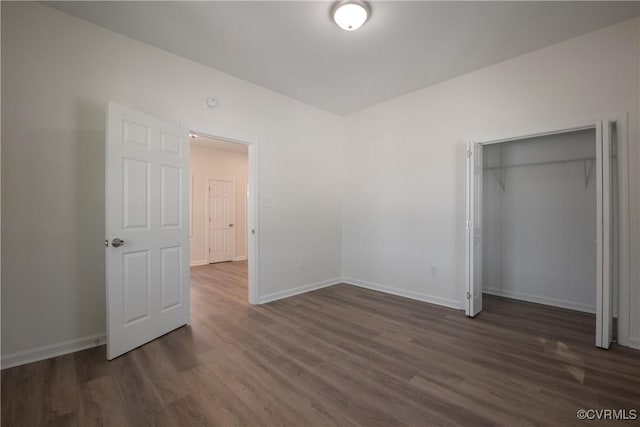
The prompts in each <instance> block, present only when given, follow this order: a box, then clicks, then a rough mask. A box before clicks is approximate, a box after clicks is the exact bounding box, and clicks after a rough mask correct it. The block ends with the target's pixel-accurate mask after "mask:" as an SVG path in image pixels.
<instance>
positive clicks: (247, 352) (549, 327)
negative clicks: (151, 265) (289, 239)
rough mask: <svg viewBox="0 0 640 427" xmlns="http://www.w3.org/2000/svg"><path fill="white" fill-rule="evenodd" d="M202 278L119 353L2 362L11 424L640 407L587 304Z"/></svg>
mask: <svg viewBox="0 0 640 427" xmlns="http://www.w3.org/2000/svg"><path fill="white" fill-rule="evenodd" d="M192 277H193V281H192V289H193V290H192V304H193V309H192V311H193V323H192V325H191V326H188V327H184V328H181V329H178V330H176V331H174V332H172V333H170V334H168V335H166V336H164V337H162V338H160V339H157V340H155V341H153V342H151V343H149V344H147V345H145V346H143V347H141V348H138V349H136V350H134V351H132V352H130V353H128V354H126V355H124V356H122V357H120V358H118V359H116V360H114V361H111V362H107V361H106V360H105V348H104V347H98V348H94V349H90V350H86V351H82V352H79V353H75V354H71V355H66V356H61V357H57V358H55V359H50V360H46V361H42V362H37V363H32V364H29V365H25V366H21V367H17V368H13V369H7V370H4V371H2V426H4V427H9V426H29V427H31V426H45V425H56V426H82V427H85V426H86V427H88V426H118V427H120V426H135V427H139V426H146V425H173V426H216V425H221V426H229V425H249V426H274V425H278V426H285V425H286V426H296V427H301V426H312V425H313V426H332V425H340V426H356V425H358V426H367V427H370V426H400V425H407V426H461V425H466V426H490V425H504V426H528V425H549V426H568V425H583V424H584V422H581V421H578V420H577V418H576V411H577V410H578V409H579V408H588V409H589V408H593V409H596V408H598V409H599V408H615V409H640V352H637V351H632V350H627V349H624V348H620V347H614V348H612V349H611V350H610V351H605V350H598V349H596V348H594V346H593V332H594V318H593V316H591V315H586V314H581V313H576V312H571V311H567V310H562V309H556V308H551V307H545V306H540V305H536V304H528V303H519V302H513V301H509V300H503V299H500V298H496V297H489V296H487V297H486V298H485V302H484V304H485V310H484V312H483V313H482V314H481V315H480V316H479V317H477V318H476V319H468V318H466V317H465V316H464V314H463V313H462V312H459V311H456V310H451V309H446V308H442V307H438V306H434V305H430V304H425V303H421V302H417V301H412V300H407V299H404V298H400V297H395V296H390V295H385V294H381V293H378V292H373V291H369V290H364V289H359V288H356V287H352V286H347V285H339V286H334V287H331V288H326V289H322V290H319V291H315V292H311V293H307V294H304V295H300V296H297V297H293V298H289V299H286V300H282V301H277V302H273V303H270V304H266V305H263V306H257V307H252V306H249V305H248V304H247V303H246V300H247V291H246V279H245V277H246V263H226V264H217V265H211V266H204V267H196V268H193V270H192ZM611 424H612V425H618V426H619V425H625V422H621V421H616V422H612V423H611ZM591 425H602V423H598V422H596V423H591Z"/></svg>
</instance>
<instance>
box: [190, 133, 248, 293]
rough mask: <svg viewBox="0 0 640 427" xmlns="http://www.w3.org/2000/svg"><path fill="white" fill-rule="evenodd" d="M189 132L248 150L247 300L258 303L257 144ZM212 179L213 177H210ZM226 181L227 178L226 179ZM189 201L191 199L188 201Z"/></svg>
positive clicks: (208, 243)
mask: <svg viewBox="0 0 640 427" xmlns="http://www.w3.org/2000/svg"><path fill="white" fill-rule="evenodd" d="M190 132H191V134H193V135H197V136H202V137H204V138H211V139H217V140H218V141H223V142H230V143H233V144H242V145H244V146H246V147H247V150H248V162H249V164H248V171H249V176H248V179H247V182H248V185H249V196H248V197H247V207H246V210H247V230H246V233H247V266H248V280H247V282H248V292H247V294H248V302H249V304H254V305H255V304H259V299H260V273H259V268H260V220H259V219H260V211H259V209H258V200H260V199H259V192H260V185H259V184H260V180H259V177H260V175H259V172H260V168H259V159H260V156H259V148H258V147H259V146H258V143H257V142H249V141H245V140H241V139H235V138H229V137H224V136H218V135H215V134H211V133H207V132H200V131H197V130H193V129H192V130H190ZM211 179H213V178H211ZM227 181H228V180H227ZM206 187H207V192H208V190H209V178H207V186H206ZM206 200H207V215H208V213H209V206H208V202H209V196H207V197H206ZM190 203H191V201H190ZM206 223H207V247H208V246H209V245H210V242H209V232H208V229H209V221H208V220H207V221H206ZM208 260H209V254H208V252H207V262H208Z"/></svg>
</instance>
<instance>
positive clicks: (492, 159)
mask: <svg viewBox="0 0 640 427" xmlns="http://www.w3.org/2000/svg"><path fill="white" fill-rule="evenodd" d="M623 132H624V134H625V136H626V123H623V122H622V121H612V122H607V121H602V122H597V123H595V124H594V125H589V126H584V127H581V128H575V129H570V130H563V131H559V132H552V133H546V134H538V135H531V136H527V137H519V138H513V139H507V140H500V141H491V142H485V143H475V144H469V145H468V148H467V230H468V239H467V242H468V244H467V255H468V256H467V273H468V275H467V279H468V292H467V300H468V305H467V310H466V311H467V315H469V316H471V317H473V316H475V315H477V314H478V313H480V312H481V310H482V306H483V295H484V296H485V300H486V302H485V304H491V303H492V301H493V302H494V304H499V303H495V301H504V299H508V300H511V301H513V300H518V301H524V302H527V303H536V304H544V305H545V306H549V307H554V308H553V309H551V308H550V309H542V310H541V311H537V310H534V309H533V307H534V306H527V305H525V304H520V305H519V306H518V307H519V310H521V311H520V312H518V313H517V315H518V316H525V315H526V314H525V313H526V312H528V311H529V309H531V313H533V314H532V315H531V316H532V317H534V318H531V319H526V320H528V321H529V320H530V321H536V318H535V317H536V316H538V317H537V321H542V319H541V316H542V317H544V316H551V317H553V316H556V317H558V318H563V315H566V316H565V317H566V318H571V319H574V320H575V319H578V320H579V321H582V320H584V324H586V325H590V326H588V328H589V329H588V331H591V333H593V336H594V338H595V343H596V346H598V347H603V348H608V347H609V345H610V343H611V342H612V341H618V340H619V339H620V338H622V339H621V341H624V339H625V337H626V336H627V334H628V329H627V328H626V326H627V325H626V323H628V318H627V317H626V316H627V310H626V306H625V304H627V302H628V298H625V296H624V295H625V294H626V293H627V292H628V287H627V284H626V280H627V276H626V274H624V270H625V269H626V268H627V264H626V258H625V257H626V256H628V255H627V253H626V246H625V245H628V242H626V241H621V237H622V236H623V234H622V233H621V225H622V223H623V222H625V221H626V220H627V217H626V213H625V212H624V209H622V210H621V206H623V205H624V206H626V201H625V199H626V198H625V197H620V195H621V194H623V193H622V192H621V187H622V186H621V179H622V180H623V181H624V180H625V175H626V168H622V169H621V167H620V166H624V162H625V161H626V138H621V135H622V134H623ZM623 139H624V143H621V142H622V140H623ZM621 148H622V149H624V153H625V155H624V156H620V155H619V153H620V152H621V151H622V150H621ZM623 184H625V185H624V188H625V189H626V182H624V183H623ZM623 202H624V203H623ZM625 226H626V224H625ZM621 250H622V251H623V252H624V253H622V254H621ZM621 255H622V256H621ZM621 274H622V275H623V276H624V277H623V280H622V281H621ZM538 307H539V308H540V306H538ZM565 310H573V311H574V312H580V313H581V314H580V315H578V313H574V314H575V316H574V315H571V313H570V312H567V311H565ZM514 313H515V312H514ZM542 313H544V314H542Z"/></svg>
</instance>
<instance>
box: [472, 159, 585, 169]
mask: <svg viewBox="0 0 640 427" xmlns="http://www.w3.org/2000/svg"><path fill="white" fill-rule="evenodd" d="M595 159H596V158H595V157H580V158H578V159H567V160H549V161H546V162H531V163H520V164H517V165H502V166H490V167H486V168H484V169H485V170H492V169H509V168H518V167H521V166H536V165H548V164H552V163H572V162H583V161H585V160H595Z"/></svg>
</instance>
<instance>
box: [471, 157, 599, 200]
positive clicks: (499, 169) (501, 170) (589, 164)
mask: <svg viewBox="0 0 640 427" xmlns="http://www.w3.org/2000/svg"><path fill="white" fill-rule="evenodd" d="M595 160H596V158H595V157H580V158H578V159H566V160H549V161H546V162H531V163H520V164H516V165H502V166H490V167H486V168H483V169H484V170H487V171H489V170H490V171H492V173H493V176H494V177H495V178H496V181H498V184H499V185H500V188H501V189H502V191H503V192H504V191H505V184H506V183H505V181H506V177H507V176H506V175H507V171H506V170H507V169H510V168H517V167H523V166H537V165H549V164H553V163H573V162H584V187H585V188H587V187H589V181H590V180H591V176H592V175H593V166H594V165H595V163H596V162H595Z"/></svg>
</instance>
